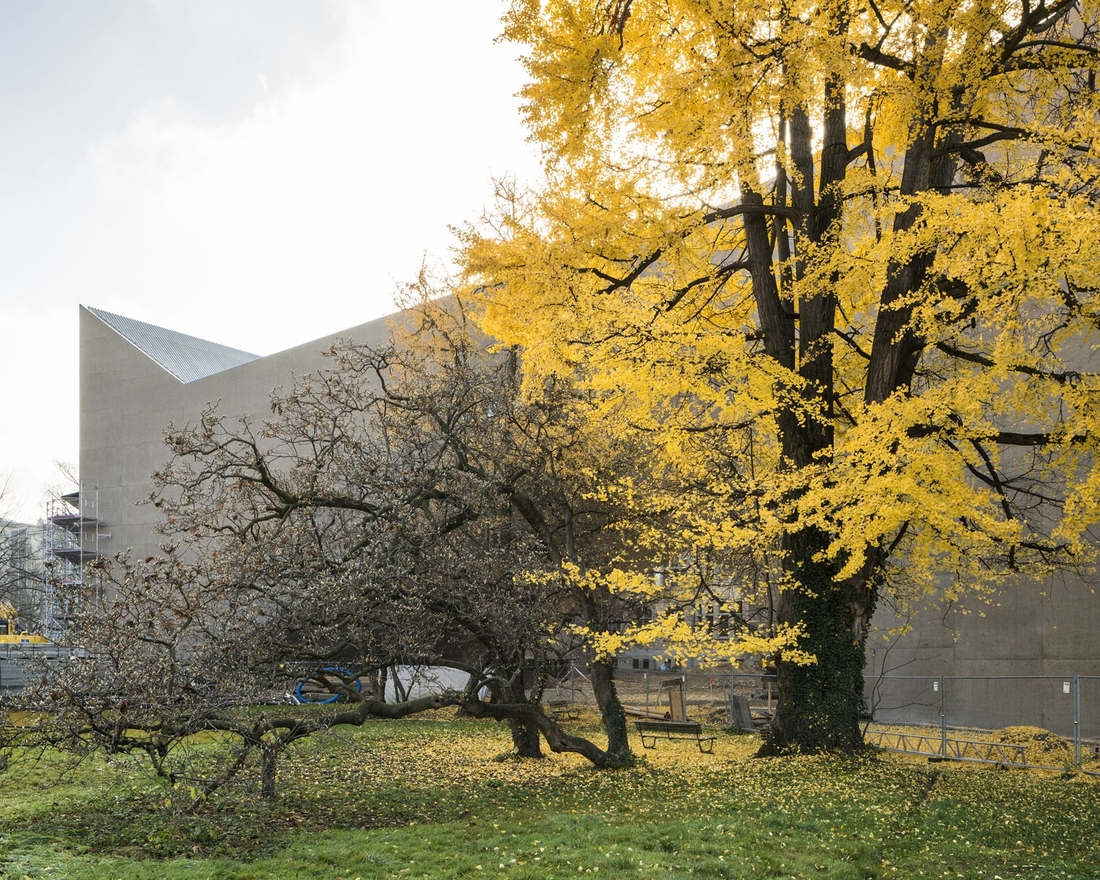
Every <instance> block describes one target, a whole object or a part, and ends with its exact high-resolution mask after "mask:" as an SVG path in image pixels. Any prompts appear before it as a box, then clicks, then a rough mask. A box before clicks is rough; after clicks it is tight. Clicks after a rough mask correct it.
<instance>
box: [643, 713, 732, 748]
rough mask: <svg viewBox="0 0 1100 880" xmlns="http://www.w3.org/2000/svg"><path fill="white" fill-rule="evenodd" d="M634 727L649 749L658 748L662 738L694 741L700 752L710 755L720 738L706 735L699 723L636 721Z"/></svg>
mask: <svg viewBox="0 0 1100 880" xmlns="http://www.w3.org/2000/svg"><path fill="white" fill-rule="evenodd" d="M634 726H635V727H636V728H638V733H639V734H640V735H641V737H642V746H644V747H645V748H647V749H652V748H656V746H657V740H658V739H660V738H661V737H664V738H665V739H693V740H695V742H696V744H697V745H698V746H699V751H700V752H707V753H708V754H709V753H710V752H712V751H713V750H714V741H715V740H716V739H717V738H718V737H716V736H709V735H705V734H704V733H703V727H702V725H701V724H699V722H698V721H635V722H634Z"/></svg>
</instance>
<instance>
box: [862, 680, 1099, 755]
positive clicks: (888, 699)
mask: <svg viewBox="0 0 1100 880" xmlns="http://www.w3.org/2000/svg"><path fill="white" fill-rule="evenodd" d="M868 710H869V712H870V716H871V718H872V719H873V720H874V721H875V722H876V723H878V724H883V725H891V724H894V725H899V724H900V725H919V726H924V727H931V728H933V729H937V730H938V731H939V740H940V745H939V749H940V752H941V753H942V754H944V755H950V754H951V751H952V746H951V741H952V740H958V741H960V742H965V741H966V740H965V737H963V736H960V734H959V732H960V731H964V732H965V731H968V730H971V731H990V732H993V733H994V739H996V736H995V734H996V732H997V731H1004V730H1006V729H1009V728H1021V727H1023V728H1036V729H1039V730H1044V731H1049V732H1051V733H1053V734H1056V735H1057V736H1058V737H1060V738H1062V739H1063V740H1065V742H1067V743H1068V744H1070V746H1071V747H1072V751H1073V764H1074V766H1080V765H1081V763H1082V761H1083V760H1085V759H1087V758H1089V757H1092V756H1093V755H1095V753H1096V752H1097V750H1098V749H1100V676H1086V675H996V676H951V675H943V676H940V677H939V678H929V677H917V676H903V675H896V676H882V677H881V678H878V679H875V680H873V681H870V682H868ZM920 753H923V751H921V752H920ZM995 759H996V758H993V759H991V760H995ZM997 762H998V763H1002V762H1001V761H997Z"/></svg>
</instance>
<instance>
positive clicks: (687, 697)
mask: <svg viewBox="0 0 1100 880" xmlns="http://www.w3.org/2000/svg"><path fill="white" fill-rule="evenodd" d="M615 686H616V689H617V691H618V694H619V700H620V701H621V702H622V704H623V707H624V708H625V709H626V711H627V714H628V715H631V716H634V717H637V718H654V719H669V720H672V716H673V714H674V712H675V711H676V710H675V709H674V707H673V698H672V697H671V696H670V692H671V691H674V690H675V691H680V692H682V693H683V698H684V707H685V709H686V712H687V717H688V718H689V719H691V720H692V721H700V722H702V723H704V724H713V725H717V726H722V727H737V726H739V724H740V719H741V716H739V715H738V709H737V707H738V705H739V704H740V705H747V706H748V709H749V711H751V713H752V717H753V719H754V720H755V722H756V723H757V724H758V725H760V726H764V725H766V723H767V721H768V719H769V718H770V716H771V714H772V712H773V711H774V709H775V701H776V696H777V695H776V690H775V676H774V675H761V674H755V675H750V674H748V673H732V672H714V673H705V672H680V671H670V672H661V671H639V670H633V669H618V670H616V671H615ZM544 699H545V700H546V702H547V703H548V704H551V705H570V706H577V707H582V708H583V707H588V708H592V709H595V707H596V700H595V696H594V695H593V693H592V684H591V681H590V679H589V676H588V670H587V669H584V668H581V667H578V666H572V667H570V669H569V671H568V672H567V673H566V674H565V675H563V676H562V677H561V678H559V679H558V680H557V681H556V682H554V683H553V684H552V685H551V686H550V687H549V688H547V690H546V692H545V694H544ZM740 701H743V703H741V702H740Z"/></svg>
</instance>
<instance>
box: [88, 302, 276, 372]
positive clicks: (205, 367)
mask: <svg viewBox="0 0 1100 880" xmlns="http://www.w3.org/2000/svg"><path fill="white" fill-rule="evenodd" d="M84 308H86V309H87V310H88V311H89V312H90V313H91V314H93V315H95V316H96V317H97V318H99V320H100V321H102V322H103V323H104V324H106V325H107V326H108V327H110V328H111V329H112V330H114V331H115V332H116V333H117V334H118V335H119V336H121V337H122V338H123V339H125V340H126V341H127V342H129V343H130V344H131V345H133V346H134V347H135V348H136V349H137V350H138V351H140V352H141V353H142V354H144V355H145V356H146V357H148V358H150V359H151V360H152V361H154V362H155V363H156V364H157V366H159V367H160V368H161V369H162V370H164V371H165V372H166V373H168V374H170V375H171V376H172V377H173V378H175V379H176V380H178V381H179V382H182V383H184V384H186V383H188V382H194V381H196V380H197V379H205V378H206V377H207V376H213V375H214V374H216V373H221V372H224V371H225V370H231V369H233V367H239V366H241V365H242V364H247V363H249V362H250V361H254V360H258V359H259V358H260V355H258V354H252V353H251V352H247V351H241V350H240V349H238V348H230V347H229V346H227V345H219V344H218V343H217V342H210V341H209V340H206V339H199V338H198V337H197V336H188V335H187V334H186V333H178V332H177V331H175V330H167V329H165V328H164V327H158V326H156V325H155V324H146V323H145V322H144V321H137V320H135V319H134V318H127V317H124V316H123V315H115V314H112V313H111V312H105V311H103V310H102V309H94V308H92V307H91V306H85V307H84Z"/></svg>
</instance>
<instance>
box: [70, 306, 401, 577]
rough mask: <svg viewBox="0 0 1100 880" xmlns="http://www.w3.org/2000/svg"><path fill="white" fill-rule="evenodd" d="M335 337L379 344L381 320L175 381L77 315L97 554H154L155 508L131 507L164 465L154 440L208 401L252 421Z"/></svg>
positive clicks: (384, 336)
mask: <svg viewBox="0 0 1100 880" xmlns="http://www.w3.org/2000/svg"><path fill="white" fill-rule="evenodd" d="M131 323H132V324H134V323H137V322H131ZM144 326H145V327H146V328H148V329H149V330H150V331H151V332H152V331H156V330H159V328H154V327H150V326H149V325H144ZM128 329H129V328H128ZM131 335H136V334H131ZM138 338H139V339H140V337H138ZM341 339H342V340H345V341H350V342H356V343H363V344H373V345H382V344H385V343H386V342H387V341H388V339H389V319H387V318H381V319H378V320H376V321H371V322H369V323H366V324H361V325H358V326H356V327H351V328H348V329H346V330H342V331H340V332H339V333H334V334H333V335H331V336H326V337H323V338H321V339H316V340H313V341H312V342H307V343H304V344H302V345H299V346H296V347H294V348H290V349H287V350H285V351H281V352H277V353H276V354H272V355H269V356H267V357H255V358H254V359H252V360H250V361H247V362H245V363H239V364H238V365H236V366H232V367H229V368H227V369H222V370H220V371H218V372H214V373H212V374H210V375H206V376H203V377H201V378H196V379H192V380H191V381H188V382H183V381H181V380H180V379H178V378H176V376H174V375H173V374H172V372H170V371H169V370H168V369H166V367H165V366H164V365H163V364H161V363H158V361H156V360H154V359H153V358H152V357H151V356H150V355H149V354H147V353H146V351H144V350H142V349H141V348H139V347H138V345H137V344H135V343H134V342H133V341H131V340H130V339H129V338H127V337H126V336H124V335H123V334H122V333H120V332H119V331H118V330H116V329H115V328H114V327H112V326H111V324H109V323H108V322H107V321H105V320H104V319H103V318H101V317H99V316H98V315H97V314H96V312H95V311H93V310H89V309H87V308H84V307H81V309H80V479H81V483H82V488H83V492H84V494H85V495H86V496H89V497H91V496H92V495H93V494H94V496H95V497H96V498H97V499H98V505H97V515H98V517H99V518H100V520H101V521H102V526H101V529H100V535H99V542H98V550H99V552H101V553H106V554H113V553H117V552H120V551H123V550H127V549H133V550H134V551H135V553H136V554H139V555H142V556H144V555H148V554H150V553H153V552H155V551H156V549H157V543H158V541H157V536H156V535H155V534H154V533H153V528H154V526H155V524H156V519H157V515H156V510H155V509H154V508H153V506H152V505H139V504H138V502H139V501H141V500H142V499H144V498H146V497H148V495H149V493H150V492H151V491H152V483H151V482H150V479H149V476H150V474H152V473H153V472H154V471H155V470H157V469H159V468H161V467H163V466H164V464H165V462H166V461H167V460H168V450H167V448H166V447H165V446H164V444H163V442H162V438H163V435H164V430H165V428H166V427H167V426H168V425H169V424H173V425H175V426H177V427H183V426H184V425H186V424H188V423H189V422H194V421H195V420H197V418H198V417H199V415H200V413H201V412H202V410H203V408H204V407H205V406H206V405H207V404H208V403H219V404H220V407H221V409H222V411H223V412H225V413H227V414H229V415H243V414H250V415H254V416H257V417H260V416H262V415H264V414H265V413H267V412H268V411H269V410H270V406H269V395H270V394H271V392H272V390H273V389H275V388H278V387H284V388H285V387H289V385H290V384H291V383H292V382H293V381H294V379H295V378H296V377H300V376H302V375H304V374H306V373H310V372H315V371H317V370H319V369H322V368H324V367H325V366H326V365H327V363H328V359H327V358H325V357H323V356H322V354H321V353H322V352H323V351H324V350H326V349H327V348H328V347H329V346H331V345H332V344H333V343H335V342H336V341H338V340H341ZM198 341H199V342H201V340H198Z"/></svg>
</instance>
